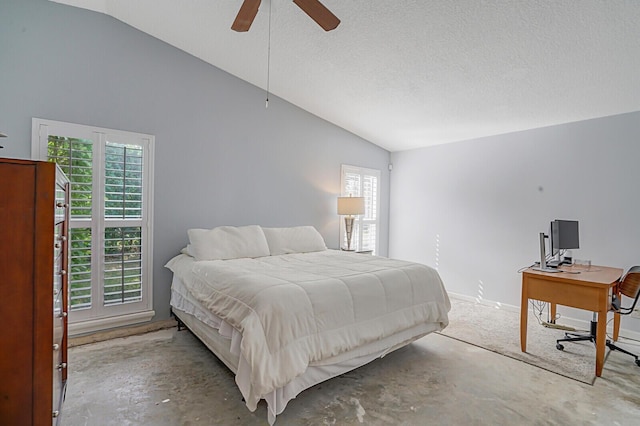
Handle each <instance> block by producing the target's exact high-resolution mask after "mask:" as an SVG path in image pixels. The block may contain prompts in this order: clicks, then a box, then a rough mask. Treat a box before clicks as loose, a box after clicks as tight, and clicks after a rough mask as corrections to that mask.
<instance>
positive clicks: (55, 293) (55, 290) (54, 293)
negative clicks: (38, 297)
mask: <svg viewBox="0 0 640 426" xmlns="http://www.w3.org/2000/svg"><path fill="white" fill-rule="evenodd" d="M58 293H60V290H58V289H57V288H56V289H54V290H53V295H54V296H57V295H58Z"/></svg>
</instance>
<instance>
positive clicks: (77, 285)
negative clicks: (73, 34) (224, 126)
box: [32, 119, 154, 334]
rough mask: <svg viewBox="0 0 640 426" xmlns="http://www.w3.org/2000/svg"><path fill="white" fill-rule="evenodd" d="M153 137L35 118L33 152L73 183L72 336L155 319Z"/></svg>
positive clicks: (70, 320)
mask: <svg viewBox="0 0 640 426" xmlns="http://www.w3.org/2000/svg"><path fill="white" fill-rule="evenodd" d="M153 141H154V137H153V136H151V135H144V134H138V133H131V132H123V131H116V130H109V129H101V128H94V127H89V126H82V125H78V124H71V123H62V122H56V121H49V120H41V119H33V133H32V154H33V157H34V158H36V159H40V160H47V161H51V162H55V163H57V164H58V165H59V166H60V168H61V169H62V170H63V171H64V172H65V174H66V175H67V177H68V178H69V180H70V182H71V194H70V198H71V209H70V224H69V225H70V235H69V251H70V261H69V265H70V266H69V269H70V270H69V299H70V312H69V329H70V333H71V334H79V333H84V332H90V331H96V330H100V329H105V328H111V327H114V326H121V325H127V324H133V323H139V322H143V321H148V320H150V319H151V318H152V317H153V315H154V312H153V310H152V308H153V298H152V281H151V272H152V252H151V250H152V241H151V238H152V217H153V215H152V211H151V209H152V206H153V203H152V199H151V197H152V194H153V188H152V185H153Z"/></svg>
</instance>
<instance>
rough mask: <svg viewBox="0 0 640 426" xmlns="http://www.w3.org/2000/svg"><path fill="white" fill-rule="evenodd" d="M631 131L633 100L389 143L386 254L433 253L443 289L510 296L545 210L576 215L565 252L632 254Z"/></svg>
mask: <svg viewBox="0 0 640 426" xmlns="http://www.w3.org/2000/svg"><path fill="white" fill-rule="evenodd" d="M639 138H640V112H635V113H630V114H624V115H618V116H613V117H606V118H599V119H594V120H588V121H582V122H577V123H571V124H565V125H559V126H553V127H547V128H541V129H535V130H530V131H524V132H517V133H511V134H505V135H500V136H494V137H487V138H482V139H477V140H470V141H464V142H458V143H453V144H448V145H441V146H435V147H430V148H424V149H419V150H412V151H405V152H398V153H393V154H392V155H391V158H392V163H393V172H391V194H392V197H391V210H390V216H391V222H390V236H391V238H390V241H389V254H390V256H391V257H397V258H402V259H410V260H415V261H419V262H423V263H426V264H429V265H434V266H435V265H436V264H437V266H438V269H439V271H440V273H441V275H442V278H443V281H444V283H445V286H446V287H447V289H448V290H449V291H451V292H454V293H459V294H463V295H467V296H473V297H478V298H483V299H485V300H488V301H495V302H501V303H506V304H509V305H515V306H519V305H520V283H521V277H520V275H519V273H518V270H519V269H520V268H522V267H524V266H528V265H530V264H531V263H532V262H534V261H535V260H539V257H540V256H539V243H538V234H539V233H540V232H546V233H548V230H549V222H550V221H551V220H553V219H571V220H578V221H579V222H580V249H579V250H573V255H574V257H575V258H577V259H590V260H591V261H592V263H593V264H596V265H609V266H616V267H620V268H624V269H625V270H626V269H628V268H629V267H630V266H633V265H636V264H640V223H639V222H640V221H639V219H638V212H639V211H640V199H639V198H638V184H639V183H640V167H639V166H638V160H639V159H640V139H639ZM560 312H561V313H562V312H564V313H565V314H566V315H568V316H570V317H573V318H576V319H581V320H588V319H590V314H589V313H586V312H582V311H577V310H568V309H567V308H564V309H560ZM622 327H623V328H625V327H626V328H627V329H631V330H635V331H640V320H639V319H635V318H629V317H627V318H624V319H623V322H622Z"/></svg>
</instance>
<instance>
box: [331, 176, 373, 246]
mask: <svg viewBox="0 0 640 426" xmlns="http://www.w3.org/2000/svg"><path fill="white" fill-rule="evenodd" d="M341 181H342V194H341V195H342V196H344V197H348V196H353V197H364V205H365V212H364V214H363V215H359V216H357V217H356V220H355V222H354V229H353V234H352V237H351V246H352V247H353V248H354V249H355V250H356V251H363V250H372V251H373V253H374V254H376V253H377V244H378V232H377V231H378V228H379V224H378V210H379V208H380V204H379V200H380V185H379V182H380V170H374V169H366V168H362V167H355V166H348V165H343V166H342V179H341ZM340 236H341V241H342V244H341V245H342V246H343V247H346V235H345V232H344V220H342V219H341V220H340Z"/></svg>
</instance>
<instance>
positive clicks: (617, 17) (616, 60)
mask: <svg viewBox="0 0 640 426" xmlns="http://www.w3.org/2000/svg"><path fill="white" fill-rule="evenodd" d="M52 1H56V2H58V3H64V4H68V5H72V6H78V7H82V8H86V9H90V10H94V11H97V12H101V13H105V14H108V15H111V16H113V17H114V18H116V19H119V20H121V21H123V22H125V23H127V24H129V25H131V26H132V27H135V28H137V29H139V30H141V31H144V32H146V33H148V34H150V35H152V36H154V37H156V38H158V39H160V40H163V41H165V42H166V43H169V44H171V45H173V46H175V47H177V48H179V49H182V50H184V51H186V52H188V53H190V54H192V55H194V56H196V57H198V58H201V59H202V60H204V61H206V62H208V63H210V64H212V65H214V66H216V67H218V68H220V69H222V70H224V71H227V72H229V73H230V74H233V75H235V76H237V77H238V78H241V79H242V80H245V81H247V82H249V83H251V84H253V85H256V86H258V87H261V88H265V89H266V85H267V75H269V90H270V92H271V93H273V94H275V95H277V96H279V97H281V98H283V99H285V100H287V101H289V102H291V103H292V104H295V105H297V106H299V107H301V108H303V109H305V110H307V111H309V112H311V113H313V114H315V115H317V116H318V117H321V118H323V119H325V120H327V121H329V122H332V123H334V124H336V125H338V126H340V127H342V128H344V129H346V130H349V131H351V132H352V133H354V134H356V135H359V136H361V137H363V138H364V139H367V140H369V141H371V142H373V143H375V144H377V145H380V146H381V147H383V148H386V149H387V150H389V151H399V150H406V149H411V148H417V147H423V146H430V145H436V144H442V143H447V142H454V141H459V140H466V139H472V138H478V137H482V136H490V135H496V134H502V133H507V132H512V131H518V130H526V129H532V128H537V127H544V126H549V125H554V124H560V123H567V122H573V121H579V120H584V119H589V118H595V117H603V116H608V115H614V114H620V113H625V112H631V111H639V110H640V1H635V0H606V1H605V0H396V1H389V0H349V1H345V0H322V3H323V4H324V5H325V6H327V7H328V8H329V9H330V10H331V11H332V12H333V13H334V14H335V15H337V16H338V18H340V20H341V23H340V25H339V26H338V27H337V28H336V29H335V30H333V31H330V32H325V31H323V30H322V29H321V28H320V27H319V26H318V25H317V24H316V23H315V22H314V21H312V20H311V19H310V18H309V17H308V16H307V15H306V14H304V12H302V11H301V10H300V9H299V8H298V7H297V6H296V5H295V4H294V3H293V2H291V1H290V0H263V1H262V4H261V6H260V9H259V11H258V14H257V16H256V18H255V21H254V22H253V25H252V26H251V29H250V30H249V31H248V32H246V33H238V32H235V31H232V30H231V28H230V27H231V24H232V22H233V20H234V19H235V16H236V14H237V13H238V10H239V9H240V5H241V4H242V0H135V1H130V0H52ZM270 14H271V31H270V32H269V15H270ZM269 33H270V34H269ZM269 38H270V40H271V41H270V66H269V68H268V67H267V63H268V60H267V58H268V56H267V53H268V51H269ZM267 71H269V72H267ZM256 102H264V99H256Z"/></svg>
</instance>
